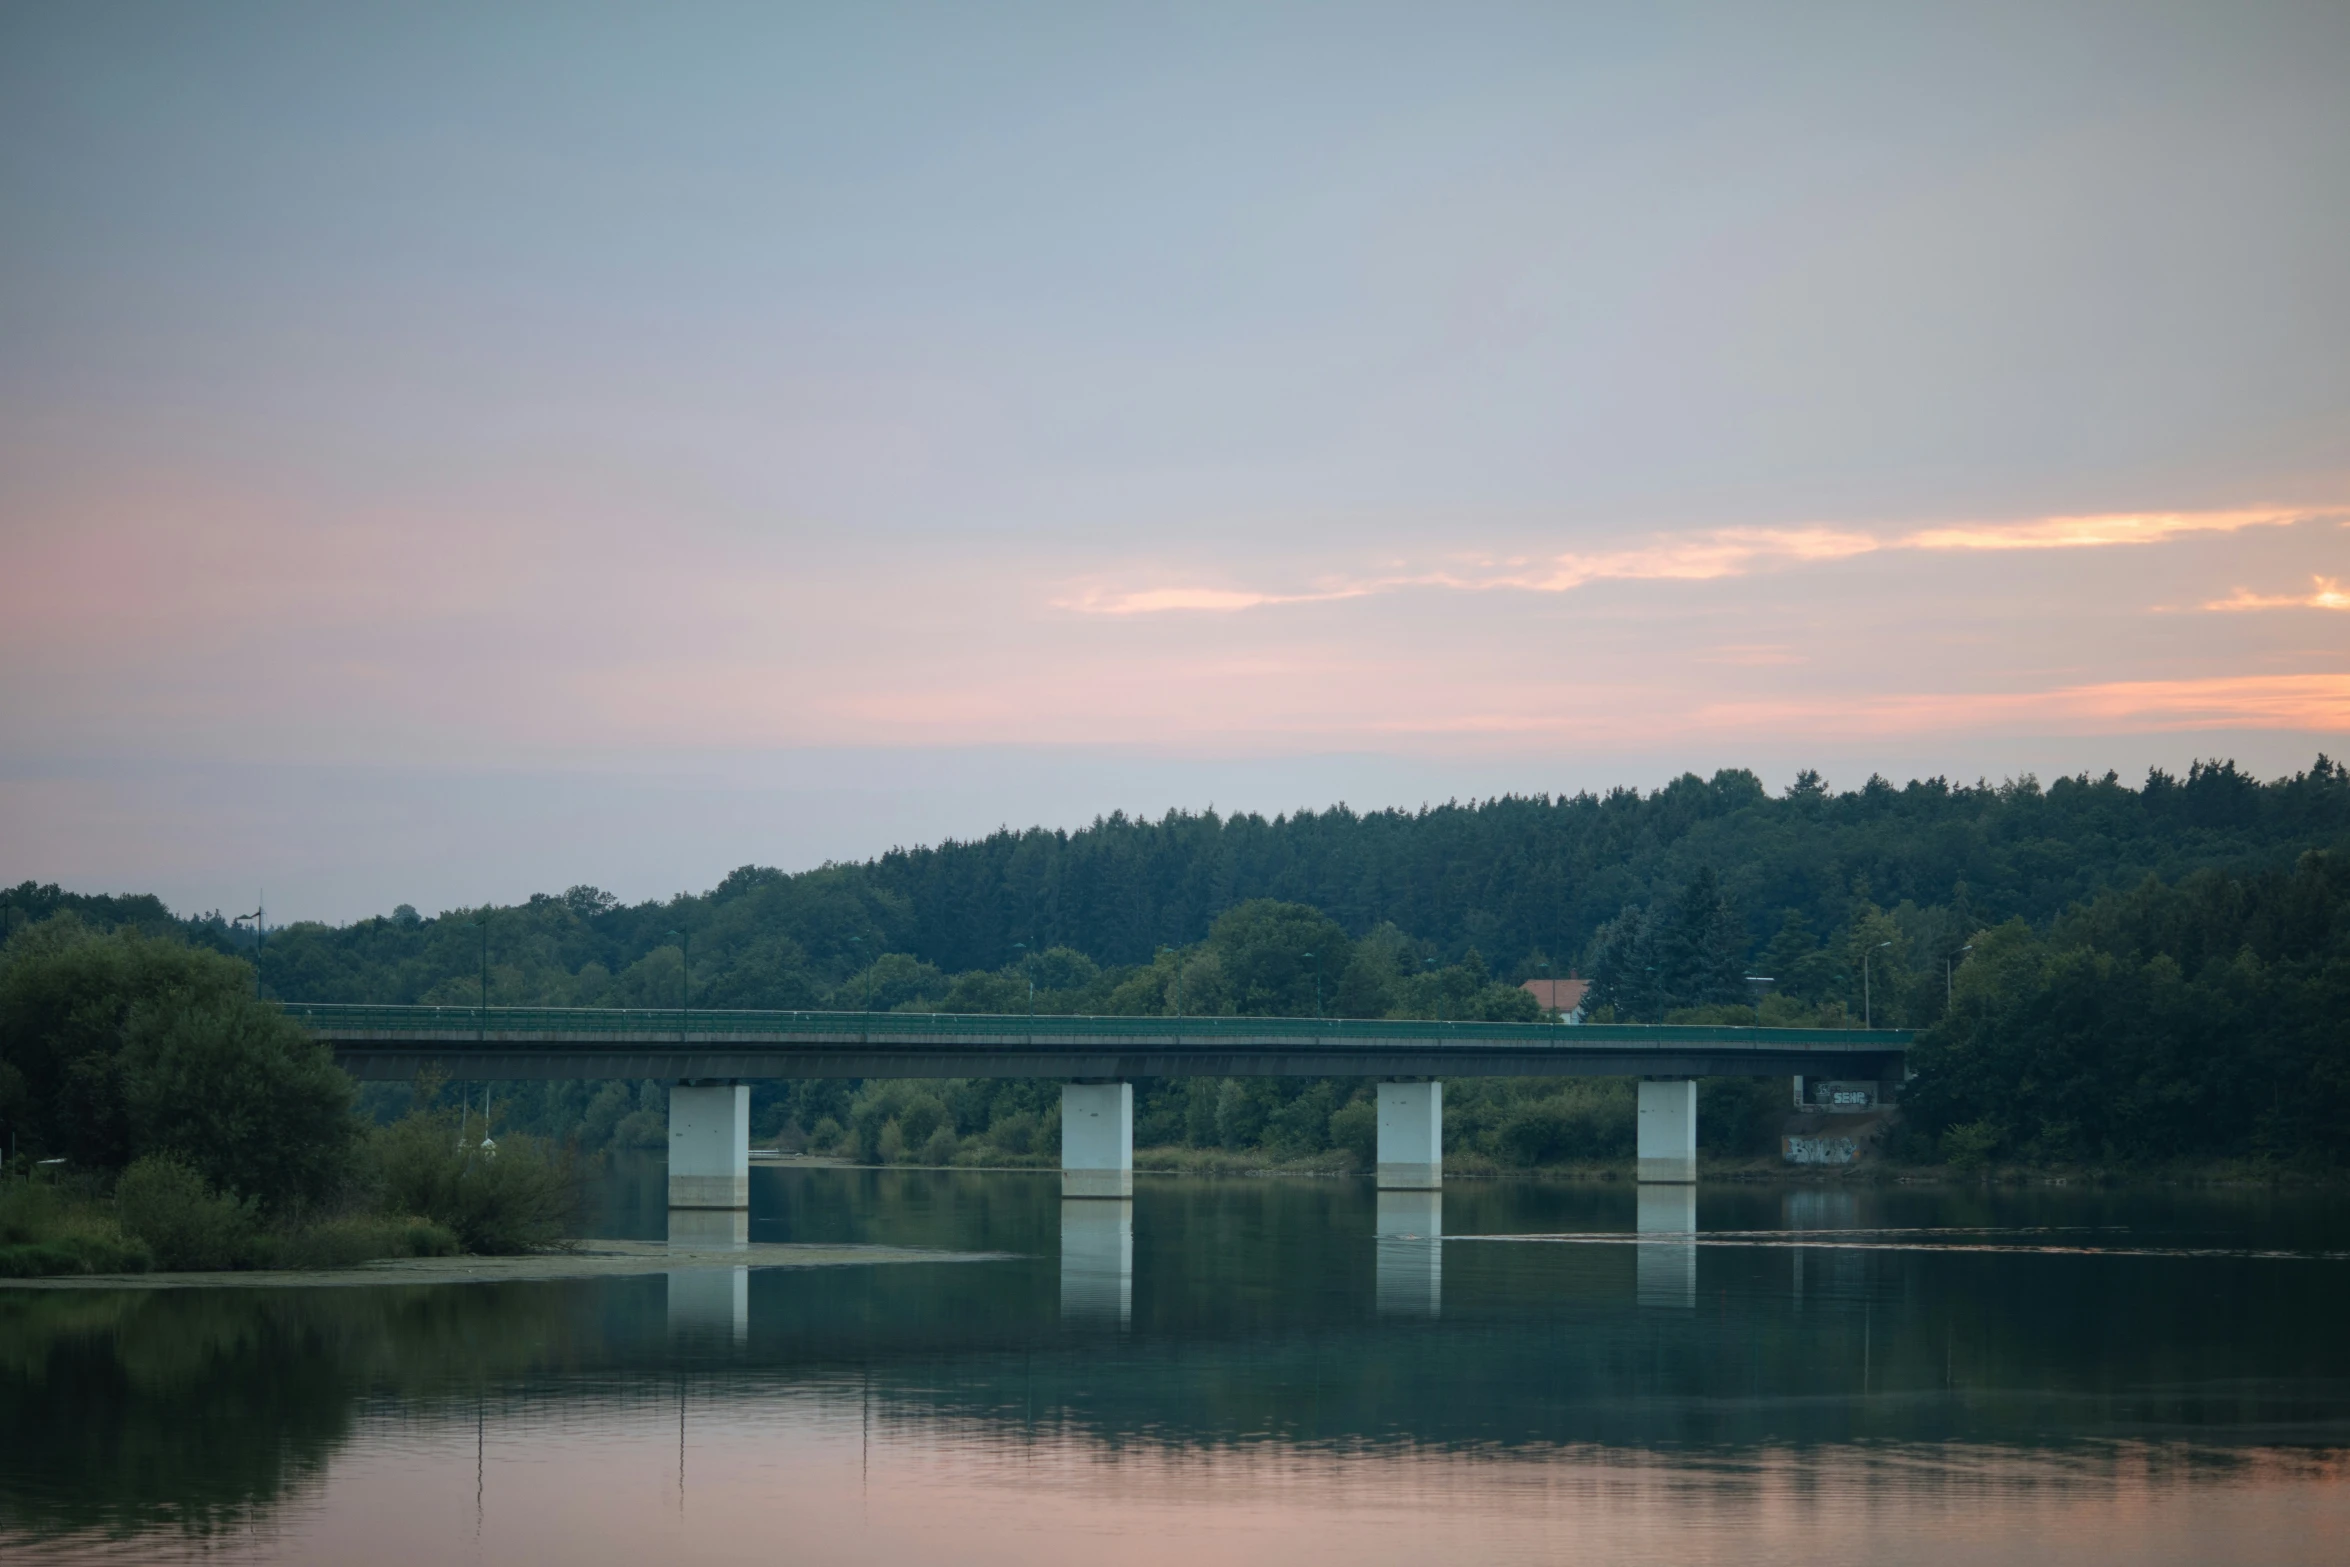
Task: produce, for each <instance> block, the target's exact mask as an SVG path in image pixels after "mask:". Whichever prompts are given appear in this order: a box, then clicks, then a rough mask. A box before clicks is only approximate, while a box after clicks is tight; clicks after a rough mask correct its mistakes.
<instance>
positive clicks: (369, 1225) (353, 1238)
mask: <svg viewBox="0 0 2350 1567" xmlns="http://www.w3.org/2000/svg"><path fill="white" fill-rule="evenodd" d="M274 1240H275V1245H274V1247H273V1248H272V1249H273V1251H274V1253H275V1255H274V1256H273V1257H272V1258H271V1261H272V1262H273V1264H274V1265H275V1266H277V1267H280V1268H349V1267H354V1266H356V1265H357V1264H359V1263H362V1262H373V1261H375V1260H376V1259H377V1258H379V1257H454V1256H455V1255H457V1253H458V1251H459V1249H460V1248H459V1245H458V1241H457V1235H456V1232H455V1231H453V1230H451V1229H449V1228H448V1226H446V1225H443V1224H436V1223H434V1222H433V1221H432V1220H430V1219H419V1218H413V1217H409V1218H387V1217H384V1216H382V1215H380V1214H351V1215H347V1216H345V1217H343V1218H339V1219H328V1220H326V1221H324V1222H322V1223H319V1224H313V1225H310V1226H308V1227H306V1228H304V1229H300V1230H296V1231H292V1232H290V1233H288V1234H285V1235H282V1236H278V1237H275V1238H274Z"/></svg>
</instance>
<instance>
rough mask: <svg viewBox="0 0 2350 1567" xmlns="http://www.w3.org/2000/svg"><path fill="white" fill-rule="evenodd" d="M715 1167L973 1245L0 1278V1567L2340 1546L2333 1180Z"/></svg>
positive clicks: (653, 1189) (799, 1196) (2349, 1414)
mask: <svg viewBox="0 0 2350 1567" xmlns="http://www.w3.org/2000/svg"><path fill="white" fill-rule="evenodd" d="M752 1181H753V1194H754V1195H753V1201H754V1210H753V1215H752V1223H751V1236H752V1238H753V1239H755V1240H761V1241H768V1240H775V1241H825V1242H838V1241H878V1242H888V1243H893V1244H900V1245H919V1246H935V1247H945V1248H956V1249H965V1250H976V1249H986V1250H998V1251H1004V1252H1010V1253H1013V1254H1015V1255H1013V1256H1012V1257H1010V1258H1009V1259H1006V1260H997V1261H988V1262H958V1263H935V1264H934V1263H922V1264H914V1265H900V1266H859V1267H846V1268H825V1269H810V1270H789V1271H786V1270H772V1271H771V1270H752V1271H748V1272H741V1273H738V1272H735V1271H733V1270H726V1269H720V1270H716V1271H703V1272H694V1273H680V1274H676V1275H659V1274H656V1275H652V1276H649V1277H643V1278H626V1279H615V1280H599V1281H592V1282H576V1283H527V1284H526V1283H507V1284H491V1285H446V1286H386V1287H371V1288H348V1289H314V1290H294V1289H251V1290H223V1291H203V1292H197V1291H109V1292H78V1293H60V1292H46V1293H43V1292H33V1291H24V1290H0V1559H5V1560H9V1561H19V1560H23V1561H45V1560H61V1561H98V1560H127V1561H142V1562H144V1561H158V1560H173V1559H182V1558H197V1557H201V1558H204V1559H207V1560H213V1561H245V1560H256V1561H292V1562H327V1561H332V1562H350V1563H359V1564H375V1563H383V1564H391V1563H401V1564H412V1563H417V1562H438V1561H460V1562H463V1561H487V1562H561V1563H571V1564H601V1563H623V1562H626V1563H649V1562H674V1561H697V1562H698V1561H710V1562H735V1561H742V1562H761V1563H768V1562H776V1561H790V1562H889V1563H896V1562H1007V1563H1008V1562H1018V1563H1023V1564H1043V1563H1057V1562H1072V1563H1087V1564H1099V1563H1104V1562H1111V1561H1116V1562H1130V1561H1139V1562H1175V1561H1181V1562H1185V1563H1196V1562H1201V1561H1216V1562H1226V1561H1237V1562H1268V1563H1271V1562H1280V1563H1319V1562H1334V1563H1335V1562H1345V1563H1381V1562H1430V1561H1544V1562H1552V1561H1577V1562H1579V1561H1589V1562H1609V1563H1617V1562H1648V1561H1656V1562H1697V1563H1710V1562H1737V1563H1742V1564H1754V1563H1776V1562H1804V1563H1814V1562H1823V1561H1849V1562H1877V1561H1908V1562H1953V1563H1958V1562H1966V1563H1978V1562H1979V1563H2010V1562H2013V1563H2025V1562H2032V1563H2039V1562H2280V1563H2282V1562H2325V1563H2339V1562H2342V1561H2344V1560H2350V1475H2346V1474H2345V1466H2344V1455H2345V1454H2346V1453H2350V1336H2346V1334H2345V1331H2344V1330H2345V1326H2346V1324H2350V1260H2345V1258H2346V1257H2350V1205H2345V1204H2343V1203H2342V1202H2340V1201H2339V1200H2338V1199H2336V1200H2331V1201H2328V1200H2319V1199H2307V1200H2296V1199H2290V1198H2280V1197H2276V1196H2272V1195H2269V1194H2265V1193H2262V1194H2244V1195H2229V1194H2225V1193H2220V1194H2211V1193H2175V1194H2171V1193H2154V1194H2148V1193H2137V1194H2126V1195H2117V1194H2112V1193H2099V1192H2086V1191H2076V1190H2035V1191H2031V1192H2022V1193H1990V1192H1973V1191H1968V1192H1952V1191H1934V1190H1926V1189H1917V1188H1901V1187H1895V1188H1890V1189H1875V1190H1867V1191H1842V1190H1835V1189H1823V1188H1816V1187H1801V1188H1788V1189H1781V1188H1776V1187H1760V1186H1750V1187H1733V1188H1722V1189H1716V1188H1712V1187H1706V1188H1702V1189H1699V1190H1698V1191H1696V1192H1695V1194H1694V1198H1693V1200H1692V1198H1691V1195H1690V1194H1688V1193H1687V1192H1682V1191H1654V1190H1651V1191H1648V1192H1641V1193H1636V1192H1635V1191H1634V1190H1633V1189H1632V1188H1630V1187H1628V1186H1623V1185H1582V1186H1565V1185H1543V1184H1534V1183H1525V1184H1506V1183H1505V1184H1489V1183H1465V1182H1464V1183H1456V1184H1455V1185H1454V1186H1453V1187H1452V1188H1451V1189H1449V1190H1448V1191H1446V1192H1445V1193H1444V1194H1443V1196H1442V1199H1441V1202H1440V1203H1436V1202H1433V1201H1432V1200H1431V1199H1426V1198H1420V1197H1412V1196H1397V1195H1392V1194H1391V1195H1390V1196H1388V1197H1385V1198H1382V1197H1380V1196H1379V1195H1378V1194H1375V1193H1374V1192H1373V1191H1372V1190H1371V1189H1370V1187H1369V1185H1368V1184H1367V1183H1357V1182H1338V1181H1287V1180H1264V1181H1196V1180H1177V1179H1160V1180H1154V1179H1151V1178H1149V1177H1144V1178H1142V1179H1141V1180H1140V1181H1139V1182H1138V1189H1137V1192H1136V1196H1135V1198H1134V1200H1133V1202H1132V1204H1131V1205H1130V1206H1128V1205H1124V1204H1118V1203H1100V1202H1095V1203H1068V1204H1064V1203H1063V1202H1062V1200H1061V1199H1060V1196H1059V1189H1058V1184H1057V1178H1056V1177H1052V1176H1030V1175H1020V1174H984V1173H955V1174H945V1173H931V1172H920V1171H903V1172H899V1171H891V1172H877V1171H865V1170H833V1169H812V1168H790V1167H786V1168H774V1167H761V1168H758V1169H755V1170H754V1172H753V1177H752ZM660 1193H661V1185H660V1171H659V1168H658V1167H657V1166H651V1167H646V1168H641V1169H636V1170H624V1171H621V1172H618V1173H617V1174H616V1175H615V1177H614V1180H613V1183H612V1185H611V1188H610V1189H609V1191H608V1192H607V1193H606V1197H607V1202H606V1209H605V1217H604V1221H603V1228H604V1229H605V1231H606V1233H610V1234H615V1235H635V1236H640V1237H658V1236H659V1235H661V1234H662V1233H663V1227H664V1225H665V1223H666V1215H665V1214H664V1213H663V1212H662V1210H661V1209H660V1207H659V1206H658V1204H659V1202H660ZM1439 1234H1441V1237H1442V1238H1438V1236H1439ZM1502 1237H1513V1238H1510V1239H1504V1238H1502Z"/></svg>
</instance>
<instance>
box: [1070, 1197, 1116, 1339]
mask: <svg viewBox="0 0 2350 1567" xmlns="http://www.w3.org/2000/svg"><path fill="white" fill-rule="evenodd" d="M1061 1320H1062V1321H1064V1322H1086V1323H1115V1324H1116V1325H1117V1326H1119V1327H1125V1326H1126V1325H1127V1324H1128V1323H1130V1322H1132V1321H1133V1320H1134V1199H1133V1198H1131V1197H1064V1198H1062V1199H1061Z"/></svg>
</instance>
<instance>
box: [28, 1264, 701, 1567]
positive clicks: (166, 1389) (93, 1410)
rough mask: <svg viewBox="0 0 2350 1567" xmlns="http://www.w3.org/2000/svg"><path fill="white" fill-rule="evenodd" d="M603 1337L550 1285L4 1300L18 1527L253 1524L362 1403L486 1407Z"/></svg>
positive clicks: (330, 1445)
mask: <svg viewBox="0 0 2350 1567" xmlns="http://www.w3.org/2000/svg"><path fill="white" fill-rule="evenodd" d="M646 1282H650V1283H654V1284H655V1286H656V1288H657V1281H646ZM639 1293H642V1291H641V1289H640V1291H639ZM655 1301H656V1307H657V1304H658V1297H657V1296H656V1297H655ZM600 1336H601V1323H600V1314H599V1312H598V1311H597V1310H596V1309H595V1307H594V1306H593V1305H592V1304H591V1302H590V1301H589V1300H588V1299H587V1298H586V1296H585V1292H581V1291H576V1290H549V1289H547V1288H545V1287H543V1286H542V1287H531V1286H496V1285H473V1286H464V1287H457V1288H432V1287H422V1286H420V1287H416V1288H365V1289H312V1290H262V1289H256V1290H123V1291H109V1292H105V1293H96V1292H83V1291H62V1290H61V1291H13V1292H5V1293H0V1528H5V1529H7V1530H10V1531H22V1532H24V1533H29V1534H35V1535H54V1534H62V1533H80V1532H99V1533H106V1534H127V1533H136V1532H141V1531H144V1530H148V1529H155V1528H164V1529H177V1530H180V1531H184V1532H186V1533H190V1534H209V1533H214V1532H217V1531H221V1530H227V1529H234V1528H238V1527H242V1526H246V1525H249V1524H252V1523H254V1522H256V1521H259V1520H260V1519H261V1518H263V1517H264V1516H265V1515H266V1514H267V1513H268V1512H269V1511H270V1510H271V1509H273V1508H274V1507H276V1506H277V1505H278V1504H279V1503H281V1502H282V1501H284V1500H285V1499H287V1498H288V1497H289V1496H290V1495H292V1494H294V1493H296V1492H298V1491H299V1490H300V1489H301V1488H303V1487H304V1486H305V1485H306V1484H307V1483H309V1482H311V1481H313V1480H314V1479H316V1478H317V1477H318V1476H319V1474H320V1472H321V1471H322V1469H323V1467H324V1465H325V1463H326V1461H327V1459H328V1458H329V1457H330V1456H331V1455H332V1454H333V1453H334V1452H335V1451H336V1449H337V1448H339V1447H340V1446H341V1445H342V1443H343V1442H344V1440H345V1439H346V1438H347V1437H348V1436H349V1434H350V1432H351V1429H352V1426H353V1423H354V1420H355V1417H356V1411H357V1409H358V1407H359V1403H360V1401H361V1400H362V1399H363V1398H366V1397H369V1396H371V1395H391V1396H394V1397H399V1398H402V1399H404V1400H409V1401H416V1402H422V1403H425V1404H428V1405H429V1404H431V1403H433V1402H438V1401H450V1400H455V1399H458V1398H465V1399H468V1400H470V1399H471V1398H472V1397H473V1396H474V1395H475V1394H476V1393H478V1392H479V1391H480V1390H481V1389H482V1387H483V1386H484V1384H485V1383H487V1382H489V1381H491V1380H493V1379H501V1378H509V1377H514V1376H518V1375H522V1374H525V1373H528V1372H532V1371H535V1370H540V1369H544V1368H547V1367H549V1366H561V1365H567V1364H574V1363H577V1362H578V1361H580V1360H582V1359H587V1360H591V1361H596V1362H608V1361H609V1359H610V1356H609V1354H608V1353H607V1352H606V1351H604V1350H602V1349H597V1350H595V1351H593V1352H592V1353H588V1354H586V1355H584V1356H583V1355H582V1353H581V1350H582V1344H583V1340H584V1341H588V1342H593V1341H595V1340H597V1339H599V1338H600Z"/></svg>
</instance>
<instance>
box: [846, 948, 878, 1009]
mask: <svg viewBox="0 0 2350 1567" xmlns="http://www.w3.org/2000/svg"><path fill="white" fill-rule="evenodd" d="M849 945H850V946H852V947H855V948H856V949H857V950H856V951H855V952H852V953H850V954H849V957H850V958H851V960H854V959H857V958H861V957H863V956H864V955H865V952H864V947H865V938H864V937H862V936H851V937H850V938H849ZM849 972H850V974H851V976H852V977H854V975H855V973H856V971H855V970H854V969H851V970H850V971H849ZM865 1000H866V1007H865V1010H866V1011H868V1012H870V1011H872V1010H873V1007H872V1000H873V976H872V975H870V974H868V975H866V976H865Z"/></svg>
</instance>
